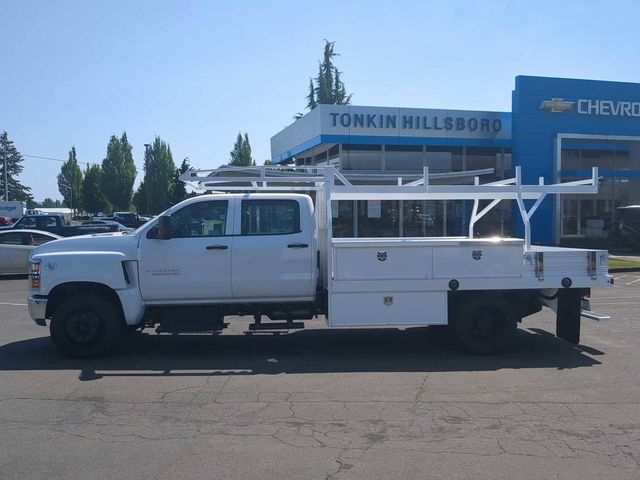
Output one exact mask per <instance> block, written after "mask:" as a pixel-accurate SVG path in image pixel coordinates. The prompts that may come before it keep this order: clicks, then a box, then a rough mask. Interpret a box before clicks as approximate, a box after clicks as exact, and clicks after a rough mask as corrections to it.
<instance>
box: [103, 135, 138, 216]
mask: <svg viewBox="0 0 640 480" xmlns="http://www.w3.org/2000/svg"><path fill="white" fill-rule="evenodd" d="M131 149H132V147H131V144H130V143H129V140H128V139H127V132H123V133H122V136H121V137H120V138H118V137H116V136H115V135H111V138H110V139H109V144H108V145H107V155H106V156H105V158H104V160H102V177H101V180H100V181H101V188H102V193H103V194H104V196H105V197H106V199H107V200H108V201H109V203H110V204H111V205H113V208H114V209H115V210H116V211H125V210H129V206H130V204H131V195H132V194H133V182H134V181H135V179H136V173H137V170H136V166H135V164H134V163H133V155H132V153H131Z"/></svg>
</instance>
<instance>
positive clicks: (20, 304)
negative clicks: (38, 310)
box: [0, 302, 27, 307]
mask: <svg viewBox="0 0 640 480" xmlns="http://www.w3.org/2000/svg"><path fill="white" fill-rule="evenodd" d="M0 305H11V306H13V307H26V306H27V304H26V303H10V302H0Z"/></svg>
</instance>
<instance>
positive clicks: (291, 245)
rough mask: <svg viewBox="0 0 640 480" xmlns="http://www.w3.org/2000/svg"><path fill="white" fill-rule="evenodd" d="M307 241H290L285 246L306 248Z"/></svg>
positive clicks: (307, 245)
mask: <svg viewBox="0 0 640 480" xmlns="http://www.w3.org/2000/svg"><path fill="white" fill-rule="evenodd" d="M308 247H309V244H308V243H290V244H289V245H287V248H308Z"/></svg>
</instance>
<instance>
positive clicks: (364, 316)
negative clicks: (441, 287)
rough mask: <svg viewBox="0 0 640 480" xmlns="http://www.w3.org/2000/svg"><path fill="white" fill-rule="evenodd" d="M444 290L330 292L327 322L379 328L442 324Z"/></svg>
mask: <svg viewBox="0 0 640 480" xmlns="http://www.w3.org/2000/svg"><path fill="white" fill-rule="evenodd" d="M446 323H447V293H446V292H374V293H333V294H332V295H331V305H330V309H329V325H331V326H333V327H373V326H375V327H383V326H417V325H445V324H446Z"/></svg>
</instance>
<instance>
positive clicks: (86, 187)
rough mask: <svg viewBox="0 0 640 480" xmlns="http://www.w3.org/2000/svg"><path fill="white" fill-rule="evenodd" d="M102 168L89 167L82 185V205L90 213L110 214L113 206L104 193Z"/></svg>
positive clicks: (96, 166) (98, 166) (97, 166)
mask: <svg viewBox="0 0 640 480" xmlns="http://www.w3.org/2000/svg"><path fill="white" fill-rule="evenodd" d="M101 185H102V167H100V165H97V164H96V165H88V166H87V169H86V170H85V172H84V181H83V183H82V205H83V207H84V209H85V210H86V211H87V212H89V213H94V214H95V213H100V212H102V213H110V211H111V205H110V204H109V202H108V201H107V198H106V197H105V196H104V194H103V193H102V187H101Z"/></svg>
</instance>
